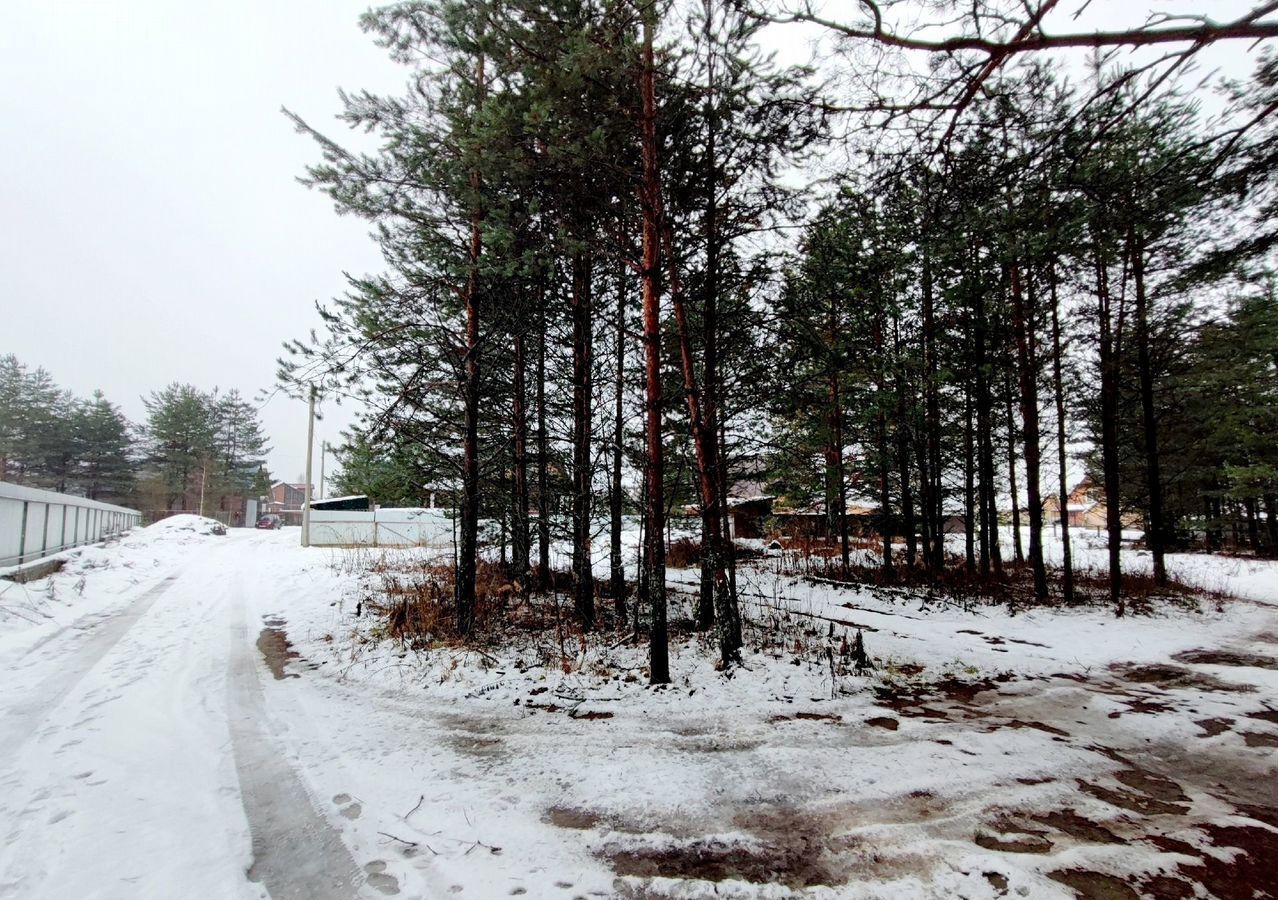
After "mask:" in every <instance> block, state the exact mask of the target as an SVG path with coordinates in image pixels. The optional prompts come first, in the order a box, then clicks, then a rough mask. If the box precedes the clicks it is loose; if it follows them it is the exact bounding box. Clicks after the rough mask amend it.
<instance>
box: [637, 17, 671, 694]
mask: <svg viewBox="0 0 1278 900" xmlns="http://www.w3.org/2000/svg"><path fill="white" fill-rule="evenodd" d="M642 15H643V44H642V63H641V67H640V71H639V89H640V94H641V97H642V120H643V121H642V127H641V135H640V144H641V148H642V153H643V183H642V185H641V187H640V191H639V203H640V206H641V208H642V210H643V265H642V280H643V339H644V379H645V382H646V384H647V398H646V399H647V403H646V404H645V405H646V409H645V414H646V423H645V426H646V427H645V434H646V439H647V460H646V463H647V465H646V472H645V475H646V478H645V482H646V484H647V497H646V498H645V499H646V501H647V502H646V508H647V532H646V535H645V540H646V544H645V546H646V551H647V552H646V556H647V559H646V563H647V566H646V569H647V583H648V601H649V603H650V605H651V609H652V627H651V630H650V633H649V634H650V638H649V641H650V643H649V654H648V680H649V683H651V684H666V683H668V682H669V681H670V649H669V645H668V638H667V635H666V546H665V540H664V539H665V530H666V528H665V460H664V459H663V457H662V444H661V309H660V306H661V295H660V292H659V291H660V289H659V284H660V281H659V279H660V276H661V273H660V271H659V266H660V260H659V255H660V248H659V244H660V241H661V236H660V230H659V229H660V227H661V179H660V176H659V174H658V170H657V99H656V84H655V81H656V72H655V68H656V65H655V62H654V59H653V48H652V42H653V32H654V31H655V30H656V21H655V19H656V6H655V5H654V4H651V3H649V4H646V5H645V6H644V8H643V13H642Z"/></svg>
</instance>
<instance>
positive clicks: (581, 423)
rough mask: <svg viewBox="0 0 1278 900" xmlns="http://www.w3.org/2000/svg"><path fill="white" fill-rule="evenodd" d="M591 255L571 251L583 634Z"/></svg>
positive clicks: (576, 537)
mask: <svg viewBox="0 0 1278 900" xmlns="http://www.w3.org/2000/svg"><path fill="white" fill-rule="evenodd" d="M591 274H592V266H591V260H590V255H589V254H588V253H587V252H586V251H584V250H580V249H579V250H576V251H575V252H574V253H573V257H572V420H573V445H572V457H573V458H572V476H573V492H572V588H573V591H572V593H573V612H574V613H575V615H576V617H577V622H578V624H580V625H581V627H582V628H584V629H586V630H587V631H588V630H590V629H591V628H592V627H593V626H594V622H595V578H594V569H593V565H592V561H591V522H590V511H591V499H592V488H593V484H592V482H593V479H592V477H591V476H592V474H593V468H592V466H591V458H590V438H591V424H592V422H591V411H592V404H591V399H592V397H591V386H592V379H591V364H592V363H591V349H592V347H593V343H594V342H593V334H592V331H593V328H592V325H593V321H594V320H593V318H592V316H593V313H592V310H591V306H592V303H591Z"/></svg>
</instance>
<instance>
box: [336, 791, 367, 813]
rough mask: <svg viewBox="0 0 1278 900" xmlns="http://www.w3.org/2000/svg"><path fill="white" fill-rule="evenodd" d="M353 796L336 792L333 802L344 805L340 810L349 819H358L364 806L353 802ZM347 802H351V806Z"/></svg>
mask: <svg viewBox="0 0 1278 900" xmlns="http://www.w3.org/2000/svg"><path fill="white" fill-rule="evenodd" d="M352 799H353V798H352V797H351V795H350V794H334V795H333V802H334V803H336V804H337V805H338V806H340V807H342V809H340V810H339V812H341V814H342V815H343V816H344V817H345V818H347V819H358V818H359V817H360V815H361V814H363V812H364V807H363V805H361V804H360V803H358V802H356V803H351V800H352ZM347 804H350V805H349V806H348V805H347Z"/></svg>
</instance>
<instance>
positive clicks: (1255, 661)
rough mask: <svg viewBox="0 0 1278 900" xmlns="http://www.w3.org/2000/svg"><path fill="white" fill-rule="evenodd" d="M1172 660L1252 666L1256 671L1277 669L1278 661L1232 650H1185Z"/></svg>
mask: <svg viewBox="0 0 1278 900" xmlns="http://www.w3.org/2000/svg"><path fill="white" fill-rule="evenodd" d="M1172 659H1174V660H1176V661H1177V662H1183V663H1191V664H1193V665H1202V666H1252V667H1254V668H1257V669H1278V659H1274V658H1273V657H1272V656H1262V655H1261V654H1259V653H1238V652H1236V651H1233V650H1186V651H1184V652H1183V653H1177V654H1176V655H1175V656H1173V657H1172Z"/></svg>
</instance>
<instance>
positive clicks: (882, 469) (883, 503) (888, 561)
mask: <svg viewBox="0 0 1278 900" xmlns="http://www.w3.org/2000/svg"><path fill="white" fill-rule="evenodd" d="M880 302H881V301H880ZM873 327H874V356H875V370H874V378H875V388H876V390H875V398H874V399H875V403H876V412H875V416H874V421H875V429H874V430H875V444H876V450H877V451H878V457H879V459H878V469H879V532H880V536H881V537H882V539H883V578H884V580H885V581H891V580H892V576H893V571H892V532H893V531H895V530H896V529H894V528H893V527H892V495H891V492H890V490H889V488H888V481H889V475H888V471H889V466H890V465H891V462H890V460H891V454H890V452H889V451H888V435H887V410H885V409H884V408H883V404H884V397H886V395H887V384H886V379H885V377H884V373H883V357H884V347H883V344H884V335H883V310H882V309H879V310H876V311H875V313H874V326H873Z"/></svg>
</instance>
